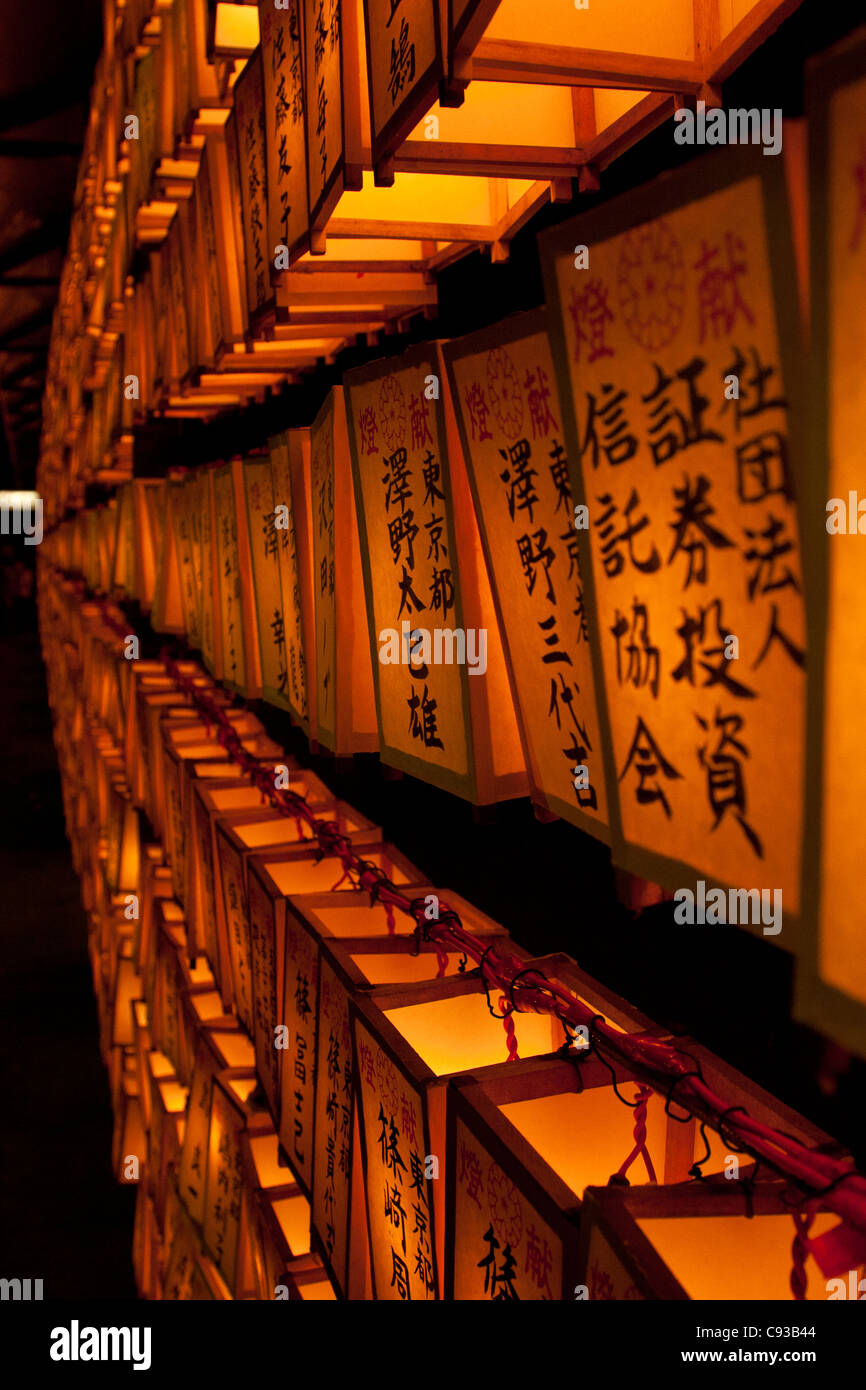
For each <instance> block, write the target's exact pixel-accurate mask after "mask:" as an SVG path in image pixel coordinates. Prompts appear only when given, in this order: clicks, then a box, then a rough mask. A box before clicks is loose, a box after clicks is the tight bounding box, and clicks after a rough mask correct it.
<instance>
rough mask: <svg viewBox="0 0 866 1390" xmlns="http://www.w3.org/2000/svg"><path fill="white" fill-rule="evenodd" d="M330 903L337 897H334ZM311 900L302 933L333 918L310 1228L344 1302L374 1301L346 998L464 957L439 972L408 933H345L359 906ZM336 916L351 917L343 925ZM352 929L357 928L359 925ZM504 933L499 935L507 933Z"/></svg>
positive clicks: (451, 970) (324, 945)
mask: <svg viewBox="0 0 866 1390" xmlns="http://www.w3.org/2000/svg"><path fill="white" fill-rule="evenodd" d="M411 891H412V896H413V897H423V896H425V895H426V894H427V893H428V892H430V891H431V890H429V889H427V888H423V887H421V888H414V887H413V888H412V890H411ZM444 896H447V901H448V903H449V904H450V905H451V906H453V907H454V909H455V910H456V911H458V912H459V914H460V918H461V921H463V923H464V925H465V926H467V928H468V929H469V930H470V931H472V932H473V933H475V932H478V934H479V935H482V936H487V937H488V938H489V939H491V940H492V939H493V937H495V936H497V935H499V934H500V932H501V929H500V928H498V927H497V924H496V923H494V922H491V921H490V919H489V918H486V917H484V916H483V914H479V913H477V912H476V910H475V909H473V908H472V907H471V906H469V905H468V904H465V903H462V902H461V903H460V905H459V906H458V904H457V903H456V902H454V897H453V894H451V893H448V894H447V895H444ZM331 900H332V902H335V900H336V895H335V894H333V895H331ZM309 901H310V900H309V899H307V900H303V899H302V900H299V902H298V909H299V913H300V915H299V916H298V922H299V925H301V926H302V927H303V929H304V930H305V931H307V932H309V931H310V930H311V929H313V930H315V929H318V934H320V935H321V933H322V932H323V930H324V929H325V928H326V924H328V923H331V926H330V927H329V928H328V931H329V935H328V936H327V937H325V936H323V935H322V936H321V945H320V957H319V969H318V976H319V991H318V993H319V1006H318V1016H317V1024H316V1044H315V1046H316V1077H317V1085H316V1092H315V1125H314V1130H313V1140H314V1143H313V1179H312V1213H313V1215H312V1221H313V1231H314V1235H315V1236H316V1239H317V1242H318V1248H319V1249H320V1251H321V1253H322V1258H323V1260H324V1262H325V1265H326V1267H327V1269H328V1271H329V1273H330V1276H331V1279H332V1281H333V1283H334V1287H335V1288H336V1289H337V1290H338V1292H339V1293H340V1294H342V1296H343V1297H345V1298H349V1299H353V1298H371V1297H372V1292H371V1283H370V1255H369V1236H368V1230H367V1214H366V1209H365V1199H364V1188H363V1174H362V1161H361V1149H360V1131H359V1125H358V1120H357V1092H356V1085H355V1069H354V1056H355V1053H354V1046H353V1042H352V1026H351V1017H350V1013H349V998H350V996H351V994H352V993H353V992H354V991H356V990H361V991H363V990H366V989H369V988H370V987H371V986H373V985H380V984H383V983H389V984H393V983H397V982H400V983H403V984H408V983H414V982H417V981H421V980H432V979H435V978H436V977H437V976H439V975H441V974H442V973H444V974H446V975H449V976H450V975H454V974H455V973H456V972H457V971H458V970H459V969H460V967H461V965H462V966H463V967H465V965H466V961H465V959H462V958H461V957H460V955H459V953H452V952H449V953H445V957H444V960H445V969H444V972H443V971H442V960H441V958H440V957H441V953H440V952H437V951H436V949H435V947H434V946H433V945H432V943H422V944H421V948H420V951H419V953H418V954H417V955H415V954H412V949H411V948H412V938H411V937H407V936H406V934H405V933H402V934H401V935H395V936H356V937H354V938H352V937H351V936H349V937H346V935H345V932H346V928H347V926H348V928H349V930H351V929H352V925H351V924H352V923H353V922H354V923H356V924H357V921H358V914H357V911H350V912H348V913H345V912H341V911H337V912H335V911H334V910H333V908H331V909H330V910H329V908H328V907H327V906H325V907H324V910H317V909H315V908H313V909H312V910H311V909H310V908H308V907H307V903H308V902H309ZM313 901H314V902H315V901H317V900H316V899H313ZM347 907H351V904H347ZM464 914H465V915H464ZM341 918H346V919H348V920H347V922H346V923H345V924H341ZM470 924H471V925H470ZM377 925H378V924H377ZM354 930H355V931H357V930H358V927H357V925H355V927H354ZM501 935H502V936H503V937H504V935H505V933H501ZM340 938H342V939H340Z"/></svg>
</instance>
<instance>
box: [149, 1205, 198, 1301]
mask: <svg viewBox="0 0 866 1390" xmlns="http://www.w3.org/2000/svg"><path fill="white" fill-rule="evenodd" d="M157 1225H158V1226H159V1222H158V1221H157ZM164 1226H165V1234H164V1240H163V1242H162V1252H163V1260H162V1264H163V1269H162V1271H161V1273H162V1278H161V1280H160V1281H159V1282H158V1284H157V1297H161V1298H164V1299H170V1300H171V1301H172V1302H183V1301H186V1300H188V1299H190V1298H191V1296H192V1289H193V1285H194V1283H195V1282H196V1269H197V1266H198V1262H199V1260H200V1259H201V1257H202V1255H203V1253H204V1252H203V1251H202V1242H201V1236H200V1234H199V1232H198V1231H197V1229H196V1227H195V1226H194V1225H193V1223H192V1221H191V1220H190V1218H189V1216H188V1215H187V1213H186V1211H185V1209H184V1206H183V1203H182V1202H181V1200H180V1198H179V1197H178V1195H177V1192H176V1190H175V1189H174V1185H173V1184H172V1183H170V1184H169V1197H168V1204H167V1208H166V1212H165V1219H164Z"/></svg>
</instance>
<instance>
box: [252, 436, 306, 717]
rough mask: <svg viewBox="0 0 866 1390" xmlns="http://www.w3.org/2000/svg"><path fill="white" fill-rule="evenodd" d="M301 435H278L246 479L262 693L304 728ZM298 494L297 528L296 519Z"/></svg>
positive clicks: (303, 461)
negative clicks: (300, 532)
mask: <svg viewBox="0 0 866 1390" xmlns="http://www.w3.org/2000/svg"><path fill="white" fill-rule="evenodd" d="M299 435H300V432H298V431H292V432H291V434H285V435H282V436H278V437H277V438H276V439H274V440H271V441H270V455H269V456H268V455H266V456H264V457H262V458H251V459H247V460H246V462H245V463H244V470H243V480H244V493H245V515H246V519H247V524H248V527H249V554H250V562H251V566H252V580H253V608H254V612H255V621H256V631H257V637H258V647H259V653H260V660H261V668H262V695H263V696H264V697H265V698H266V699H268V700H270V701H272V702H273V703H274V704H277V705H282V706H283V707H284V708H286V709H289V710H291V711H292V712H293V713H295V714H296V716H297V717H298V718H299V719H300V720H301V721H303V722H306V723H307V725H308V727H309V721H308V720H307V662H306V646H305V634H304V631H303V622H304V616H305V615H304V603H303V600H302V594H301V575H302V573H303V577H304V581H305V582H304V590H305V595H304V597H306V598H308V600H309V604H310V606H309V607H308V610H307V617H308V620H309V619H310V618H311V600H312V584H311V582H310V581H311V578H312V566H311V561H310V556H309V531H308V526H309V507H308V503H307V498H308V494H309V440H308V439H307V440H306V441H305V442H306V448H305V447H304V442H302V440H301V439H300V438H299V437H298V436H299ZM290 454H291V455H292V456H293V457H292V464H290ZM292 465H293V466H292ZM292 473H294V477H292ZM305 475H306V477H305ZM296 496H297V502H298V509H299V516H298V521H299V522H300V528H299V527H298V526H296V521H295V497H296ZM301 509H303V510H301ZM299 529H302V530H303V533H304V552H303V561H301V558H300V556H299V553H298V539H297V536H298V530H299ZM302 564H303V568H302Z"/></svg>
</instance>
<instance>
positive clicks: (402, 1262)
mask: <svg viewBox="0 0 866 1390" xmlns="http://www.w3.org/2000/svg"><path fill="white" fill-rule="evenodd" d="M354 1027H355V1048H356V1053H357V1067H358V1081H359V1085H360V1092H361V1094H360V1102H361V1110H362V1114H363V1143H364V1151H365V1164H364V1174H365V1178H364V1180H365V1184H366V1189H367V1214H368V1219H369V1222H370V1236H371V1242H370V1254H371V1259H372V1262H373V1282H374V1286H375V1291H376V1298H377V1299H386V1300H392V1301H393V1300H401V1301H403V1302H411V1301H413V1300H414V1301H417V1300H419V1299H420V1300H422V1301H426V1300H428V1299H435V1298H436V1296H437V1291H436V1255H435V1244H434V1232H433V1210H432V1204H431V1201H430V1195H429V1189H430V1185H431V1180H430V1179H428V1177H427V1176H426V1164H425V1157H426V1145H425V1124H424V1107H423V1101H422V1098H421V1096H420V1094H419V1093H418V1091H417V1090H416V1089H415V1087H414V1085H413V1084H412V1083H411V1082H410V1081H409V1080H408V1078H407V1077H406V1076H404V1074H403V1072H402V1071H401V1070H399V1069H398V1068H397V1067H396V1066H395V1065H394V1062H393V1061H392V1059H391V1058H390V1057H389V1055H388V1053H387V1052H386V1051H385V1049H384V1048H383V1046H382V1044H381V1042H380V1041H379V1039H378V1038H376V1037H375V1036H374V1034H372V1033H371V1032H370V1031H369V1029H368V1028H367V1027H365V1025H364V1024H363V1023H362V1022H361V1021H360V1019H358V1018H357V1017H356V1018H355V1020H354Z"/></svg>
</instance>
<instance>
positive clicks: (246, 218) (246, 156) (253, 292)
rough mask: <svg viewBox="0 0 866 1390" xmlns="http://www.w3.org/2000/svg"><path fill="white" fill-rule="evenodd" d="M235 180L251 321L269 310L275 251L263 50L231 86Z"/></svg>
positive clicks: (247, 63)
mask: <svg viewBox="0 0 866 1390" xmlns="http://www.w3.org/2000/svg"><path fill="white" fill-rule="evenodd" d="M233 97H234V111H233V116H234V118H235V121H236V131H237V150H238V158H239V160H240V165H239V169H238V176H239V182H240V188H241V199H242V209H243V219H242V222H243V242H244V252H245V256H244V259H245V263H246V289H247V308H248V311H249V314H250V317H251V320H252V321H253V322H255V318H256V316H257V315H261V314H262V313H267V312H268V311H269V310H270V308H271V301H272V299H273V293H272V290H271V274H270V272H271V267H272V265H273V258H274V248H273V245H272V244H271V242H270V239H269V236H268V231H269V221H268V207H267V186H268V173H267V154H266V150H265V100H264V75H263V72H262V50H261V49H260V48H256V50H255V52H254V53H252V54H251V55H250V57H249V58H248V59H247V61H246V64H245V65H244V69H243V72H242V73H241V75H240V77H239V78H238V80H237V82H236V83H235V86H234V91H233Z"/></svg>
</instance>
